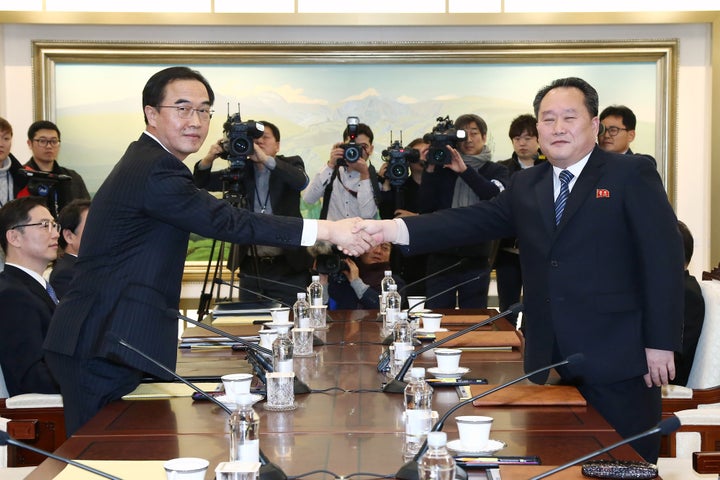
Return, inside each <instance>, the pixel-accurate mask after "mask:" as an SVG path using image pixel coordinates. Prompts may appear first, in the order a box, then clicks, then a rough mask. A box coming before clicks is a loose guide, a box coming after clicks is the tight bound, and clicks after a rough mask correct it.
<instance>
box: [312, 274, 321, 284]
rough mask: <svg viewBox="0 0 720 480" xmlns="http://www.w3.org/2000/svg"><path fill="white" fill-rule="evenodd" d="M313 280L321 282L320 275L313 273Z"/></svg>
mask: <svg viewBox="0 0 720 480" xmlns="http://www.w3.org/2000/svg"><path fill="white" fill-rule="evenodd" d="M312 281H313V282H319V281H320V275H313V276H312Z"/></svg>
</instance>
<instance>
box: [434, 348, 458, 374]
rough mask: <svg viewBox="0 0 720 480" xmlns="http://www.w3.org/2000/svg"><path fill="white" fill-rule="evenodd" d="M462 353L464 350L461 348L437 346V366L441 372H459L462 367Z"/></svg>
mask: <svg viewBox="0 0 720 480" xmlns="http://www.w3.org/2000/svg"><path fill="white" fill-rule="evenodd" d="M460 355H462V350H460V349H459V348H436V349H435V359H436V360H437V368H438V370H439V371H441V372H457V370H458V368H460Z"/></svg>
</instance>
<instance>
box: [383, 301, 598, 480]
mask: <svg viewBox="0 0 720 480" xmlns="http://www.w3.org/2000/svg"><path fill="white" fill-rule="evenodd" d="M516 305H517V304H516ZM584 359H585V356H584V355H583V354H582V353H574V354H572V355H570V356H569V357H567V358H566V359H565V360H563V361H561V362H557V363H553V364H552V365H548V366H546V367H543V368H538V369H537V370H535V371H532V372H530V373H526V374H525V375H522V376H520V377H518V378H516V379H514V380H510V381H509V382H506V383H503V384H502V385H498V386H497V387H495V388H491V389H490V390H487V391H485V392H483V393H480V394H478V395H475V396H474V397H472V398H468V399H467V400H463V401H462V402H460V403H458V404H457V405H455V406H453V407H452V408H450V410H448V411H447V412H445V414H443V416H442V417H440V419H439V420H438V421H437V422H436V423H435V425H433V426H432V428H431V429H430V431H431V432H439V431H440V430H442V428H443V427H444V426H445V421H446V420H447V419H448V418H449V417H450V415H452V414H453V413H455V411H457V410H458V409H459V408H462V407H464V406H465V405H467V404H469V403H472V402H474V401H475V400H478V399H480V398H483V397H486V396H487V395H490V394H492V393H495V392H497V391H498V390H502V389H503V388H506V387H509V386H510V385H514V384H516V383H518V382H521V381H523V380H525V379H527V378H530V377H532V376H533V375H536V374H538V373H542V372H544V371H546V370H550V369H552V368H557V367H562V366H563V365H577V364H579V363H581V362H582V361H583V360H584ZM426 450H427V440H425V442H423V444H422V446H421V447H420V450H419V451H418V453H417V454H416V455H415V457H413V459H412V460H410V461H409V462H407V463H406V464H405V465H403V466H402V467H400V470H398V472H397V473H396V474H395V478H399V479H401V480H419V472H418V460H419V459H420V457H421V456H422V455H423V454H424V453H425V451H426ZM455 478H456V479H458V480H463V479H467V473H466V472H465V471H464V470H463V469H462V468H460V467H456V470H455Z"/></svg>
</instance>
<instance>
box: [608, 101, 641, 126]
mask: <svg viewBox="0 0 720 480" xmlns="http://www.w3.org/2000/svg"><path fill="white" fill-rule="evenodd" d="M605 117H620V118H622V122H623V126H624V127H625V128H627V129H628V130H635V127H636V126H637V118H636V117H635V114H634V113H633V111H632V110H630V109H629V108H628V107H626V106H625V105H610V106H609V107H605V109H604V110H603V111H602V112H601V113H600V121H602V120H603V118H605Z"/></svg>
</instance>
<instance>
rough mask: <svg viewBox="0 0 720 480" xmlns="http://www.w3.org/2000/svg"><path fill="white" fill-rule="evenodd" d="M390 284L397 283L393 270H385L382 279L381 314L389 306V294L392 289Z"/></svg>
mask: <svg viewBox="0 0 720 480" xmlns="http://www.w3.org/2000/svg"><path fill="white" fill-rule="evenodd" d="M390 285H395V279H394V278H393V277H392V270H385V276H384V277H383V279H382V280H381V281H380V293H381V298H380V314H384V313H385V307H386V306H387V294H388V292H389V291H390Z"/></svg>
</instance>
